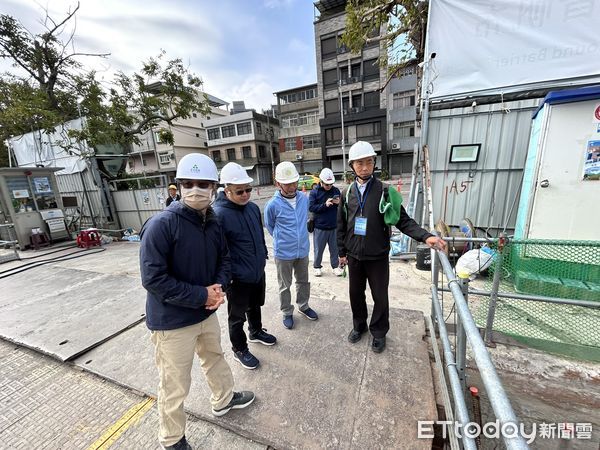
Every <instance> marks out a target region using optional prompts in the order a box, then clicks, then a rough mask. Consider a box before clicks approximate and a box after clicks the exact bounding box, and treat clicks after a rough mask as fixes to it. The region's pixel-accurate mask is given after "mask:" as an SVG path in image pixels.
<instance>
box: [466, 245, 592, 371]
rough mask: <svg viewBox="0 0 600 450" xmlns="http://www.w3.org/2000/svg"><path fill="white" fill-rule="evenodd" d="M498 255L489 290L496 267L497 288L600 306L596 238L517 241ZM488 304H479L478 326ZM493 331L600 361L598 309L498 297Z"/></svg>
mask: <svg viewBox="0 0 600 450" xmlns="http://www.w3.org/2000/svg"><path fill="white" fill-rule="evenodd" d="M494 246H495V250H498V247H497V244H494ZM502 256H503V258H502V264H501V266H500V267H499V265H498V264H493V265H492V267H491V268H490V275H489V278H488V282H487V288H488V290H490V291H491V290H492V289H493V279H494V272H495V271H497V270H500V284H499V287H498V291H499V292H502V293H508V294H510V293H517V294H529V295H534V296H543V297H554V298H563V299H576V300H586V301H592V302H598V303H599V304H600V241H550V240H515V241H509V242H508V244H507V245H506V246H504V248H503V249H502ZM489 304H490V300H489V298H484V299H483V301H482V302H481V305H480V307H479V309H478V311H477V313H476V320H477V323H478V325H479V326H482V327H485V325H486V317H487V314H488V308H489ZM493 329H494V330H495V331H500V332H502V333H504V334H506V335H509V336H511V337H513V338H514V339H516V340H518V341H521V342H523V343H525V344H527V345H529V346H531V347H535V348H539V349H542V350H545V351H549V352H555V353H561V354H565V355H568V356H573V357H576V358H583V359H588V360H593V361H600V309H597V308H589V307H582V306H574V305H564V304H556V303H547V302H542V301H532V300H522V299H518V298H510V297H508V298H502V297H500V298H498V299H497V303H496V309H495V317H494V326H493Z"/></svg>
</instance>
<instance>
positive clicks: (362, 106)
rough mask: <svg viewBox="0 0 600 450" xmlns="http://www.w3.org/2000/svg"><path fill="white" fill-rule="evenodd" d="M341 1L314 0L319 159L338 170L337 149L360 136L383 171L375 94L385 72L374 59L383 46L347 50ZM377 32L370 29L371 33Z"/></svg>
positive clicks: (380, 103)
mask: <svg viewBox="0 0 600 450" xmlns="http://www.w3.org/2000/svg"><path fill="white" fill-rule="evenodd" d="M345 6H346V0H320V1H317V2H316V3H315V7H316V8H317V10H318V12H319V17H318V18H316V20H315V43H316V57H317V85H318V103H319V118H320V120H319V124H320V126H321V148H322V157H323V164H324V165H327V166H329V167H331V168H332V169H333V171H334V172H336V173H341V172H343V171H344V167H343V156H342V151H344V152H345V153H346V154H347V152H348V147H349V145H351V144H353V143H354V142H356V141H358V140H363V141H369V142H371V143H372V144H373V147H374V148H375V151H376V152H377V154H378V156H377V167H378V168H379V169H386V170H387V162H388V161H387V143H388V140H387V131H386V130H387V125H386V103H387V99H386V96H385V94H380V91H381V89H382V87H383V86H384V84H385V81H386V73H385V70H383V69H381V68H380V66H379V62H378V59H379V56H380V55H381V54H382V53H384V52H385V48H384V47H383V44H381V43H379V42H375V43H372V44H368V45H366V46H365V47H364V48H363V49H362V50H361V51H360V52H359V53H352V52H350V51H349V50H348V49H347V48H346V47H345V46H344V45H343V44H342V42H341V40H340V37H341V35H342V34H343V32H344V29H345V25H346V12H345ZM379 32H380V30H378V29H375V30H373V32H372V34H371V36H372V37H375V36H377V35H379ZM342 123H343V130H344V131H343V133H342ZM342 134H343V135H344V146H342ZM346 169H347V166H346Z"/></svg>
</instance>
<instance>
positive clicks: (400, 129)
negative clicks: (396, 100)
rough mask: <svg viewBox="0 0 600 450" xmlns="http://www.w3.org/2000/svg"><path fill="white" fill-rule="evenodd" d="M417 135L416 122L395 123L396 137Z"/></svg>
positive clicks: (394, 135) (394, 131) (394, 132)
mask: <svg viewBox="0 0 600 450" xmlns="http://www.w3.org/2000/svg"><path fill="white" fill-rule="evenodd" d="M414 135H415V123H414V122H397V123H395V124H394V125H393V137H394V139H401V138H407V137H413V136H414Z"/></svg>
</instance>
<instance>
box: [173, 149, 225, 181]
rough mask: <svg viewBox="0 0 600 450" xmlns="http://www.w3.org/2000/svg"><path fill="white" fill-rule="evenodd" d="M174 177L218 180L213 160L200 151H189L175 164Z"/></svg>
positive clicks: (179, 178)
mask: <svg viewBox="0 0 600 450" xmlns="http://www.w3.org/2000/svg"><path fill="white" fill-rule="evenodd" d="M175 178H177V179H178V180H209V181H215V182H218V181H219V172H218V171H217V166H216V165H215V163H214V161H213V160H212V159H210V158H209V157H208V156H206V155H203V154H201V153H189V154H187V155H185V156H184V157H183V158H181V160H180V161H179V164H177V173H176V175H175Z"/></svg>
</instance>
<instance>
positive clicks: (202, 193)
mask: <svg viewBox="0 0 600 450" xmlns="http://www.w3.org/2000/svg"><path fill="white" fill-rule="evenodd" d="M213 197H214V196H213V189H212V188H207V189H201V188H199V187H196V186H194V187H193V188H191V189H186V188H184V187H183V186H182V187H181V199H182V200H183V203H185V204H186V205H187V206H189V207H190V208H192V209H195V210H197V211H204V210H205V209H206V208H208V207H209V206H210V204H211V203H212V201H213Z"/></svg>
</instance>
